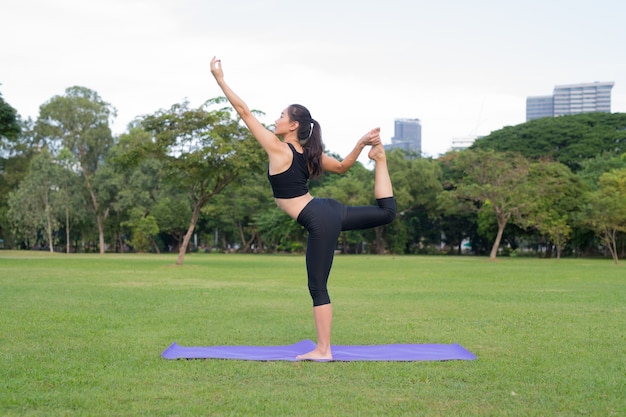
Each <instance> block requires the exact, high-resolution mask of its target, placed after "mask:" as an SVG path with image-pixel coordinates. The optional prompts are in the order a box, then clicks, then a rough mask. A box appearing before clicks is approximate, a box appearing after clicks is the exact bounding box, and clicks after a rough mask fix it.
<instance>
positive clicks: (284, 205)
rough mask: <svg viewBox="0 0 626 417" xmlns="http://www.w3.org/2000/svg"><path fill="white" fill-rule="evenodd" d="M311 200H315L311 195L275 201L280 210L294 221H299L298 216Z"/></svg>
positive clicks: (276, 199)
mask: <svg viewBox="0 0 626 417" xmlns="http://www.w3.org/2000/svg"><path fill="white" fill-rule="evenodd" d="M311 200H313V196H312V195H311V194H310V193H306V194H304V195H301V196H300V197H295V198H275V199H274V201H276V205H277V206H278V208H280V209H281V210H282V211H284V212H285V213H287V214H288V215H289V216H290V217H291V218H292V219H294V220H298V215H299V214H300V212H301V211H302V209H303V208H304V207H305V206H306V205H307V204H309V202H310V201H311Z"/></svg>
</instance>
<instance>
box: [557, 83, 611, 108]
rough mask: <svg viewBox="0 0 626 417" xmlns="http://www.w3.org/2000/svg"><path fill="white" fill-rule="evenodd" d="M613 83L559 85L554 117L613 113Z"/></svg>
mask: <svg viewBox="0 0 626 417" xmlns="http://www.w3.org/2000/svg"><path fill="white" fill-rule="evenodd" d="M614 84H615V83H613V82H607V83H598V82H595V83H589V84H572V85H557V86H556V87H554V94H553V95H554V115H555V116H563V115H567V114H578V113H590V112H596V111H597V112H604V113H610V112H611V89H612V88H613V85H614Z"/></svg>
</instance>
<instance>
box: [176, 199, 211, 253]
mask: <svg viewBox="0 0 626 417" xmlns="http://www.w3.org/2000/svg"><path fill="white" fill-rule="evenodd" d="M203 204H204V203H203V202H200V201H199V202H197V203H196V204H195V205H194V207H193V213H192V214H191V222H190V224H189V229H187V233H185V237H184V238H183V244H182V245H180V250H179V251H178V259H176V265H182V264H183V261H184V260H185V253H187V247H188V246H189V242H190V241H191V236H192V235H193V231H194V229H195V228H196V223H197V221H198V217H200V209H201V208H202V205H203Z"/></svg>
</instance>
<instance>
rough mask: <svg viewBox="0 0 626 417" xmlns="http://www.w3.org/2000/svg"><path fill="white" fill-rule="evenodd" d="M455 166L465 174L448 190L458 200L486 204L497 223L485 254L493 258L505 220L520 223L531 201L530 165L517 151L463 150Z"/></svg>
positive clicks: (498, 245) (496, 251)
mask: <svg viewBox="0 0 626 417" xmlns="http://www.w3.org/2000/svg"><path fill="white" fill-rule="evenodd" d="M456 163H457V164H458V166H457V169H460V170H461V171H462V172H464V173H465V175H464V176H463V178H462V179H461V180H460V182H459V183H457V184H456V189H454V190H452V191H448V192H450V193H452V195H453V196H455V197H456V198H458V199H461V200H469V201H474V202H477V203H479V204H481V205H485V204H488V205H489V206H490V207H491V209H492V211H493V214H494V215H495V217H496V220H497V222H498V231H497V234H496V237H495V241H494V243H493V246H492V248H491V253H490V254H489V259H491V260H493V259H495V258H496V255H497V253H498V248H499V247H500V241H501V240H502V234H503V233H504V228H505V227H506V225H507V223H508V221H509V220H510V219H513V220H515V221H518V222H521V221H522V218H523V216H524V215H525V214H526V212H527V211H528V208H529V206H530V203H531V199H530V198H529V197H530V190H529V187H528V182H527V177H528V173H529V170H530V164H529V162H528V160H527V159H526V158H524V157H523V156H521V155H519V154H507V153H501V152H495V151H492V150H486V151H485V150H480V149H477V150H466V151H463V152H461V153H460V154H459V157H458V159H457V161H456Z"/></svg>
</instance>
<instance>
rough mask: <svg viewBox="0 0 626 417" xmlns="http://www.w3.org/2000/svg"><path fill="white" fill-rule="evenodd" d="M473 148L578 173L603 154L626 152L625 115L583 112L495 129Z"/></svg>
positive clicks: (475, 143)
mask: <svg viewBox="0 0 626 417" xmlns="http://www.w3.org/2000/svg"><path fill="white" fill-rule="evenodd" d="M472 149H493V150H496V151H500V152H516V153H519V154H521V155H523V156H524V157H526V158H528V159H530V160H537V159H540V158H551V159H553V160H555V161H558V162H561V163H563V164H565V165H567V166H569V167H570V169H571V170H572V171H573V172H578V171H579V170H580V169H581V165H582V164H583V162H584V161H586V160H587V159H590V158H594V157H596V156H597V155H600V154H601V153H603V152H606V153H610V154H612V155H620V154H622V153H624V152H626V113H582V114H576V115H571V116H560V117H545V118H542V119H536V120H531V121H528V122H526V123H522V124H519V125H515V126H507V127H505V128H502V129H500V130H496V131H494V132H492V133H490V134H489V135H487V136H485V137H484V138H481V139H479V140H477V141H476V142H474V145H472Z"/></svg>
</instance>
